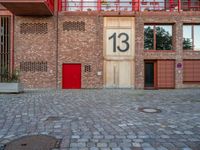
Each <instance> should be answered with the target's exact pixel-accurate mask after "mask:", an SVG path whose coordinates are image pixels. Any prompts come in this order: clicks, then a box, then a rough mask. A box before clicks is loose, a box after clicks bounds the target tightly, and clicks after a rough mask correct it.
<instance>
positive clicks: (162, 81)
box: [157, 60, 175, 88]
mask: <svg viewBox="0 0 200 150" xmlns="http://www.w3.org/2000/svg"><path fill="white" fill-rule="evenodd" d="M174 66H175V64H174V60H158V62H157V71H158V77H157V80H158V82H157V84H158V88H174V85H175V83H174V82H175V67H174Z"/></svg>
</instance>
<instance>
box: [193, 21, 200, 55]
mask: <svg viewBox="0 0 200 150" xmlns="http://www.w3.org/2000/svg"><path fill="white" fill-rule="evenodd" d="M199 34H200V25H195V26H194V50H199V51H200V36H199Z"/></svg>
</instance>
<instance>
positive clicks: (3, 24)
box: [0, 16, 11, 82]
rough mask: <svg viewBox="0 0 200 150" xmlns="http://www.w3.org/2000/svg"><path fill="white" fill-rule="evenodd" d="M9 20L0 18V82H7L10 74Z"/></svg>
mask: <svg viewBox="0 0 200 150" xmlns="http://www.w3.org/2000/svg"><path fill="white" fill-rule="evenodd" d="M10 30H11V18H10V17H6V16H0V43H1V44H0V82H4V81H7V80H8V77H9V73H10V69H11V68H10V59H11V58H10V51H11V45H10V44H11V42H10Z"/></svg>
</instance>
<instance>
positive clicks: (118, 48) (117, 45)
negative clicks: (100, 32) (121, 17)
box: [106, 29, 131, 55]
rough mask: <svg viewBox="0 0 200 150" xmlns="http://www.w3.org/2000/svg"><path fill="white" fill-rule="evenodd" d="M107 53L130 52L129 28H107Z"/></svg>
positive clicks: (125, 53)
mask: <svg viewBox="0 0 200 150" xmlns="http://www.w3.org/2000/svg"><path fill="white" fill-rule="evenodd" d="M106 35H107V37H106V38H107V39H106V53H107V55H127V54H131V29H107V34H106Z"/></svg>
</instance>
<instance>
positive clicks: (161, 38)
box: [156, 25, 172, 50]
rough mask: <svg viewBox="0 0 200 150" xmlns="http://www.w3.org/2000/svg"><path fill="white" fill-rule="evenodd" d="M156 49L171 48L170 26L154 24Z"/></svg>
mask: <svg viewBox="0 0 200 150" xmlns="http://www.w3.org/2000/svg"><path fill="white" fill-rule="evenodd" d="M156 50H172V26H170V25H169V26H168V25H166V26H164V25H163V26H156Z"/></svg>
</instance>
